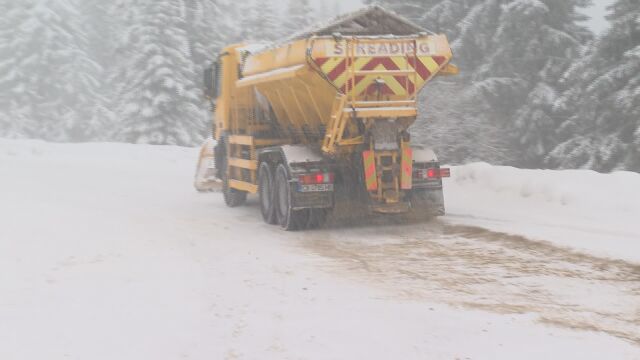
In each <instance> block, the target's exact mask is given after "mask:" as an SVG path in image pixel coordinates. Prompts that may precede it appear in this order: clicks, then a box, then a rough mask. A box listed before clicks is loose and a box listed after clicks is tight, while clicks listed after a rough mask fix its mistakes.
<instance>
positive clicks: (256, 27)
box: [240, 0, 282, 42]
mask: <svg viewBox="0 0 640 360" xmlns="http://www.w3.org/2000/svg"><path fill="white" fill-rule="evenodd" d="M240 21H241V23H242V26H241V33H242V34H243V35H242V39H241V40H243V41H259V42H268V41H275V40H277V39H279V38H280V37H281V30H282V29H281V28H282V23H281V21H280V19H279V18H278V14H277V13H276V9H275V8H274V5H273V2H272V1H270V0H256V1H255V2H254V3H252V2H248V3H246V4H245V5H244V7H243V8H242V10H241V14H240Z"/></svg>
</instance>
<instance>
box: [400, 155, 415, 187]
mask: <svg viewBox="0 0 640 360" xmlns="http://www.w3.org/2000/svg"><path fill="white" fill-rule="evenodd" d="M401 167H402V174H401V175H400V187H401V188H402V189H403V190H411V187H412V185H413V183H412V176H413V150H412V149H411V148H410V147H405V148H404V149H403V151H402V163H401Z"/></svg>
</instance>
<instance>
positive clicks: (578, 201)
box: [443, 163, 640, 263]
mask: <svg viewBox="0 0 640 360" xmlns="http://www.w3.org/2000/svg"><path fill="white" fill-rule="evenodd" d="M444 186H445V199H446V205H447V213H448V215H447V216H445V217H444V218H443V220H445V221H446V222H449V223H452V224H459V225H473V226H479V227H483V228H488V229H490V230H494V231H501V232H506V233H510V234H515V235H522V236H525V237H527V238H529V239H532V240H540V241H547V242H551V243H553V244H555V245H558V246H563V247H570V248H573V249H576V250H579V251H584V252H588V253H590V254H593V255H597V256H606V257H610V258H616V259H623V260H626V261H632V262H636V263H640V174H637V173H632V172H615V173H612V174H601V173H597V172H594V171H589V170H562V171H558V170H523V169H517V168H513V167H506V166H492V165H489V164H485V163H475V164H469V165H464V166H457V167H453V169H452V177H451V179H447V180H445V185H444Z"/></svg>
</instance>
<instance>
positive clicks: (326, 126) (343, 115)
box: [207, 7, 456, 229]
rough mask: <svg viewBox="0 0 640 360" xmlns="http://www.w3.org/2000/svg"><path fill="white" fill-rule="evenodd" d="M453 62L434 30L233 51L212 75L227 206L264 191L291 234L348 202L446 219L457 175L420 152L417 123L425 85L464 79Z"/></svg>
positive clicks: (267, 211) (271, 214)
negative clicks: (413, 130) (451, 177)
mask: <svg viewBox="0 0 640 360" xmlns="http://www.w3.org/2000/svg"><path fill="white" fill-rule="evenodd" d="M374 11H376V15H378V16H380V14H382V15H383V16H384V12H382V13H381V9H380V8H378V7H375V8H374ZM392 20H394V21H398V20H396V19H392ZM451 58H452V53H451V49H450V47H449V44H448V42H447V39H446V37H445V36H444V35H427V34H426V33H416V34H413V35H406V34H404V35H402V36H398V35H394V34H374V35H370V34H367V35H357V34H356V35H342V34H338V33H336V34H332V35H329V36H327V35H315V34H309V35H306V36H303V37H302V38H298V39H292V40H290V41H287V42H285V43H283V44H281V45H278V46H272V47H267V48H265V49H260V50H257V51H256V50H255V47H249V46H244V45H234V46H229V47H227V48H226V49H225V50H224V51H223V53H222V54H221V55H220V56H219V58H218V61H217V62H216V63H215V65H214V68H213V69H212V72H213V76H209V77H208V80H207V84H208V85H209V86H208V87H209V89H208V90H209V91H208V93H209V94H210V96H211V98H212V99H213V100H214V101H215V104H216V107H215V116H214V117H215V120H214V123H215V129H216V134H215V137H216V140H218V142H217V144H218V146H217V147H216V151H215V159H216V168H217V170H218V174H219V177H220V178H221V179H222V183H223V192H224V195H225V200H226V202H227V204H228V205H230V206H237V205H239V204H241V203H243V202H244V199H245V198H246V195H247V193H258V194H259V195H260V204H261V208H262V213H263V216H264V219H265V221H267V222H269V223H280V224H281V225H282V226H283V227H285V228H286V229H294V228H306V227H310V226H313V225H314V224H316V225H317V224H319V223H320V222H321V221H322V219H323V218H324V217H325V216H326V214H327V212H328V211H330V210H331V209H332V208H333V207H335V205H336V203H337V200H336V199H337V198H339V199H343V200H344V199H346V200H348V202H351V203H355V204H359V206H361V207H362V208H365V209H367V210H370V211H374V212H379V213H403V212H409V211H412V210H413V211H414V212H415V211H419V212H424V213H425V215H434V214H435V215H438V214H442V213H443V212H444V204H443V196H442V181H441V177H443V176H447V170H445V169H440V167H439V163H438V161H437V158H436V157H435V154H434V153H433V152H432V151H430V150H428V149H421V148H417V147H415V146H412V145H411V137H410V133H409V128H410V126H411V125H412V124H413V123H414V121H415V120H416V118H417V104H416V100H417V95H418V93H419V91H420V89H422V87H423V86H424V85H425V84H426V83H427V82H428V81H429V80H431V79H432V78H433V77H434V76H436V75H437V74H443V73H444V74H452V73H455V72H456V68H455V67H454V66H452V65H449V62H450V60H451Z"/></svg>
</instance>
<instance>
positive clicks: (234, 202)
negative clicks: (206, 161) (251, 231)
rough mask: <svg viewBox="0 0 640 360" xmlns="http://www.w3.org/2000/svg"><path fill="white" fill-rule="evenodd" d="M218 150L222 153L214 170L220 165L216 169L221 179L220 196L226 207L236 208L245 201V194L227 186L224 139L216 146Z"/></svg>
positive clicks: (227, 175) (227, 176)
mask: <svg viewBox="0 0 640 360" xmlns="http://www.w3.org/2000/svg"><path fill="white" fill-rule="evenodd" d="M218 149H219V150H221V151H220V152H221V153H222V154H221V155H220V157H219V158H216V160H218V161H219V162H218V161H216V168H218V163H220V165H221V166H220V167H219V168H218V169H219V170H218V171H219V172H218V173H219V174H220V175H221V179H222V196H223V197H224V203H225V204H227V206H228V207H238V206H242V205H243V204H244V203H245V202H246V201H247V192H246V191H240V190H237V189H233V188H231V187H230V186H229V174H227V159H228V157H227V144H226V138H224V137H223V138H221V139H220V144H218Z"/></svg>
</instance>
